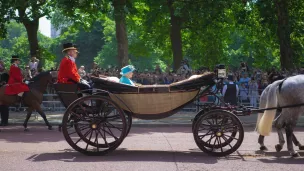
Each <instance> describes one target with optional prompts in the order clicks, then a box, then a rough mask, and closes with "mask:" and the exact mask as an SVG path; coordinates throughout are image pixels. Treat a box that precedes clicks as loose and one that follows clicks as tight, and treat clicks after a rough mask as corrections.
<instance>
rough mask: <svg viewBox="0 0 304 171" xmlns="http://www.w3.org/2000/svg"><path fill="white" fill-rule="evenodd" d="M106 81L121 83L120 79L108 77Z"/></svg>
mask: <svg viewBox="0 0 304 171" xmlns="http://www.w3.org/2000/svg"><path fill="white" fill-rule="evenodd" d="M106 80H107V81H112V82H116V83H119V78H118V77H107V78H106Z"/></svg>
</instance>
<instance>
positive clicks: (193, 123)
mask: <svg viewBox="0 0 304 171" xmlns="http://www.w3.org/2000/svg"><path fill="white" fill-rule="evenodd" d="M204 113H205V112H204V111H203V110H201V111H200V112H199V113H198V114H196V115H195V117H194V119H193V121H192V131H193V130H194V126H195V124H196V122H197V120H198V119H199V118H200V117H201V116H202V115H203V114H204Z"/></svg>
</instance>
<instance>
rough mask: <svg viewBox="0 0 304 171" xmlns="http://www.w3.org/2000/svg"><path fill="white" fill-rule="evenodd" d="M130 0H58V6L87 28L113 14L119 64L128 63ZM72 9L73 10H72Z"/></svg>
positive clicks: (76, 22) (74, 20)
mask: <svg viewBox="0 0 304 171" xmlns="http://www.w3.org/2000/svg"><path fill="white" fill-rule="evenodd" d="M128 4H130V2H129V1H128V0H100V1H95V0H82V1H80V3H71V2H70V0H58V1H57V8H58V9H60V10H61V11H62V13H63V14H64V15H65V16H67V17H69V18H70V20H71V21H73V22H74V23H75V24H76V25H77V24H81V25H84V26H86V27H87V28H89V27H90V25H91V24H92V23H93V22H94V21H96V20H101V19H103V18H104V17H105V16H106V15H112V17H111V18H114V20H115V28H116V29H115V30H116V40H117V45H118V46H117V57H116V58H117V62H118V65H119V66H120V67H121V66H124V65H127V64H128V61H129V60H128V39H127V29H126V21H125V18H126V14H127V12H126V8H128V7H127V6H128ZM71 9H72V10H71Z"/></svg>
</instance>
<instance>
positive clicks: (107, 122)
mask: <svg viewBox="0 0 304 171" xmlns="http://www.w3.org/2000/svg"><path fill="white" fill-rule="evenodd" d="M62 132H63V135H64V137H65V139H66V141H67V142H68V144H69V145H70V146H71V147H72V148H73V149H75V150H76V151H78V152H81V153H83V154H86V155H104V154H107V153H108V152H111V151H113V150H115V149H116V148H117V147H118V146H119V145H120V144H121V143H122V141H123V139H124V138H125V136H126V133H127V123H126V118H125V114H124V112H123V111H122V109H121V108H120V107H119V106H118V105H117V104H116V103H115V102H113V101H112V100H111V99H109V98H107V97H101V96H96V95H95V96H94V95H93V96H85V97H82V98H79V99H77V100H76V101H74V102H73V103H72V104H71V105H70V106H69V107H68V108H67V110H66V112H65V113H64V116H63V119H62Z"/></svg>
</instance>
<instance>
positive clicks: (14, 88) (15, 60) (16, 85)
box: [5, 55, 30, 102]
mask: <svg viewBox="0 0 304 171" xmlns="http://www.w3.org/2000/svg"><path fill="white" fill-rule="evenodd" d="M11 64H12V65H11V67H10V70H9V80H8V82H7V85H6V88H5V94H6V95H17V96H16V97H17V98H18V99H17V101H18V102H20V101H21V99H22V97H23V93H24V92H27V91H30V89H29V87H28V86H27V85H26V84H25V83H24V82H23V77H22V72H21V69H20V68H19V67H18V65H19V64H20V60H19V57H18V56H17V55H14V56H12V59H11Z"/></svg>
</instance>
